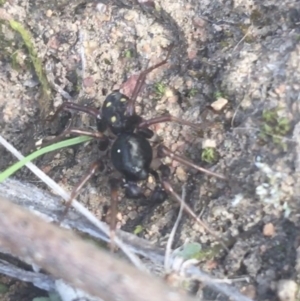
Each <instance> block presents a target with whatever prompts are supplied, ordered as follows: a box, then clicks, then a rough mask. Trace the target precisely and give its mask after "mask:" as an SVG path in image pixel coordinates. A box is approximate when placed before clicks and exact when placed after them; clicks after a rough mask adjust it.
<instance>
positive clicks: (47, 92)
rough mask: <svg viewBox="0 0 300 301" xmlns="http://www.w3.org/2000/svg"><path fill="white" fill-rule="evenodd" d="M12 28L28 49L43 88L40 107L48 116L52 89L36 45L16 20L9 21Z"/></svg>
mask: <svg viewBox="0 0 300 301" xmlns="http://www.w3.org/2000/svg"><path fill="white" fill-rule="evenodd" d="M8 22H9V24H10V27H11V28H12V29H13V30H14V31H16V32H18V33H19V34H20V36H21V37H22V40H23V42H24V44H25V46H26V48H27V51H28V53H29V56H30V59H31V62H32V64H33V67H34V70H35V73H36V75H37V77H38V79H39V82H40V84H41V86H42V92H43V93H42V96H41V97H40V101H39V105H40V109H41V112H42V115H44V114H46V113H47V111H48V108H49V107H50V103H49V102H50V97H51V89H50V86H49V83H48V80H47V77H46V74H45V72H44V69H43V65H42V61H41V60H40V59H39V58H38V55H37V52H36V51H35V49H34V45H33V43H32V37H31V35H30V33H29V32H28V31H27V30H26V29H25V28H24V27H23V26H22V24H20V23H19V22H17V21H15V20H9V21H8Z"/></svg>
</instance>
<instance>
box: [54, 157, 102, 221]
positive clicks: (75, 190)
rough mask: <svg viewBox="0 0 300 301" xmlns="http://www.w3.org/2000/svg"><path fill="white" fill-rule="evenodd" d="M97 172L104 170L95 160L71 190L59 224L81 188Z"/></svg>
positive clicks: (99, 161)
mask: <svg viewBox="0 0 300 301" xmlns="http://www.w3.org/2000/svg"><path fill="white" fill-rule="evenodd" d="M97 170H100V171H103V170H104V164H103V162H102V160H97V161H95V162H94V163H93V164H92V165H91V166H90V168H89V169H88V171H87V172H86V174H85V175H84V176H83V177H82V178H81V179H80V181H79V182H78V184H77V185H76V186H75V187H74V188H73V190H72V192H71V195H70V198H69V200H68V201H67V203H66V207H65V210H64V212H63V214H62V216H61V218H60V219H59V223H61V222H62V221H63V219H64V218H65V216H66V215H67V213H68V210H69V208H70V206H71V205H72V201H73V200H74V199H75V198H76V197H77V196H78V194H79V192H80V190H81V188H82V187H83V186H84V185H85V183H86V182H87V181H88V180H89V179H90V178H91V177H92V176H93V175H94V174H95V172H96V171H97Z"/></svg>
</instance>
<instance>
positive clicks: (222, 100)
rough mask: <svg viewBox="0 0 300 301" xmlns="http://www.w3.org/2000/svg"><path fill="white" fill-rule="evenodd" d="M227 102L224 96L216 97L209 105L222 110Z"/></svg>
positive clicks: (216, 109) (218, 110)
mask: <svg viewBox="0 0 300 301" xmlns="http://www.w3.org/2000/svg"><path fill="white" fill-rule="evenodd" d="M227 104H228V100H227V99H226V98H222V97H220V98H218V99H217V100H216V101H214V102H213V103H212V104H211V105H210V106H211V107H212V108H213V109H214V110H215V111H217V112H220V111H222V110H223V109H224V108H225V106H226V105H227Z"/></svg>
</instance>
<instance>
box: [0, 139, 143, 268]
mask: <svg viewBox="0 0 300 301" xmlns="http://www.w3.org/2000/svg"><path fill="white" fill-rule="evenodd" d="M0 143H1V144H2V145H3V146H4V147H5V148H6V149H7V150H9V151H10V152H11V153H12V154H13V155H14V156H16V157H17V158H18V159H19V160H21V159H23V158H24V157H23V155H22V154H21V153H20V152H19V151H18V150H16V149H15V148H14V147H13V146H12V145H11V144H10V143H9V142H7V141H6V140H5V139H4V138H3V137H2V136H1V135H0ZM26 166H27V167H28V168H29V169H30V170H31V171H32V172H33V173H34V174H35V175H36V176H37V177H38V178H40V179H41V180H42V181H43V182H44V183H45V184H47V185H48V186H49V187H50V188H51V189H53V190H54V191H55V192H56V193H58V194H59V195H60V196H61V197H62V198H63V199H64V200H66V201H68V200H69V199H70V195H69V194H68V193H67V192H65V191H64V190H63V189H62V188H61V187H60V186H59V185H58V184H57V183H55V182H54V181H53V180H52V179H51V178H50V177H48V176H47V175H46V174H45V173H44V172H43V171H41V170H40V169H39V168H37V167H36V166H35V165H34V164H33V163H31V162H28V163H26ZM72 207H73V208H75V209H76V210H77V211H78V212H80V213H81V214H82V215H83V216H85V217H86V218H87V219H88V220H89V221H90V222H91V223H93V224H94V225H95V226H96V227H98V228H99V229H100V230H101V231H102V232H104V233H105V234H106V235H107V236H108V237H109V230H108V227H105V226H104V225H103V223H101V222H100V221H99V220H98V219H97V218H96V217H95V216H94V215H93V214H92V213H91V212H90V211H89V210H88V209H86V208H85V207H84V206H83V205H81V204H80V203H79V202H77V201H76V200H73V202H72ZM115 243H116V245H117V246H118V247H119V248H120V249H121V250H122V251H123V252H124V253H125V254H126V256H128V258H129V259H130V260H131V261H132V263H134V264H135V266H136V267H138V268H139V269H140V270H142V269H144V266H143V264H142V262H141V261H140V259H139V258H138V257H137V256H135V255H134V254H133V253H132V252H130V250H129V249H128V247H127V246H126V245H124V244H123V242H122V241H121V240H120V239H118V238H117V237H116V238H115Z"/></svg>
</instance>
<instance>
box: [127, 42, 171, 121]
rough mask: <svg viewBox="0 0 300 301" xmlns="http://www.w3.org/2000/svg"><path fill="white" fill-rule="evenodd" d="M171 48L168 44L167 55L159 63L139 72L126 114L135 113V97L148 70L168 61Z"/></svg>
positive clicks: (131, 114)
mask: <svg viewBox="0 0 300 301" xmlns="http://www.w3.org/2000/svg"><path fill="white" fill-rule="evenodd" d="M172 49H173V45H171V46H169V50H168V53H167V56H166V58H165V59H164V60H163V61H161V62H160V63H158V64H156V65H154V66H151V67H149V68H148V69H146V70H144V71H143V72H141V73H140V75H139V77H138V79H137V82H136V85H135V87H134V90H133V92H132V95H131V98H130V100H129V101H128V104H127V109H126V114H127V116H133V115H135V102H136V99H137V97H138V95H139V93H140V91H141V88H142V86H143V84H144V83H145V80H146V77H147V75H148V74H149V73H150V72H152V71H153V70H155V69H157V68H159V67H160V66H163V65H165V64H166V63H167V62H168V59H169V57H170V54H171V52H172Z"/></svg>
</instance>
